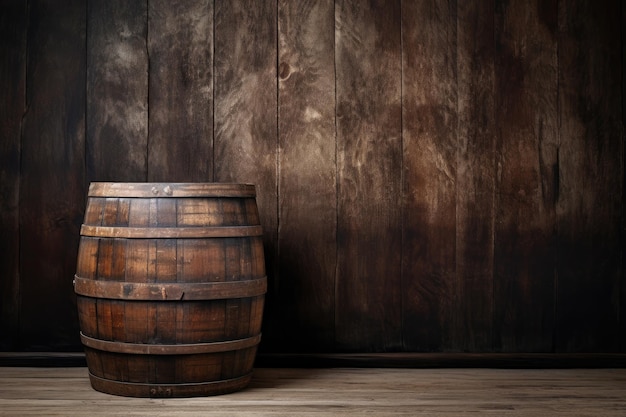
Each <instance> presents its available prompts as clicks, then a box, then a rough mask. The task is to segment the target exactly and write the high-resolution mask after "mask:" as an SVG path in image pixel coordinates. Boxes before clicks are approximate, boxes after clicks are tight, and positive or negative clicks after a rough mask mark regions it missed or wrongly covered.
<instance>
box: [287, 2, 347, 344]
mask: <svg viewBox="0 0 626 417" xmlns="http://www.w3.org/2000/svg"><path fill="white" fill-rule="evenodd" d="M278 12H279V13H278V30H279V53H280V56H279V64H278V71H279V72H278V77H279V78H278V80H279V89H278V100H279V102H278V112H279V118H278V121H279V126H278V128H279V130H278V139H279V147H280V150H281V152H280V159H279V164H280V171H279V189H278V196H279V201H278V204H279V212H278V216H279V218H280V234H279V237H278V239H279V241H278V244H279V247H278V250H279V256H280V262H279V270H278V275H277V279H278V280H277V281H276V282H275V288H277V296H278V297H280V298H279V300H280V301H279V303H280V304H279V308H278V312H279V313H280V314H279V316H277V318H278V319H279V320H281V323H280V325H281V326H284V328H289V329H290V331H289V332H285V333H283V334H282V335H281V336H280V342H279V343H280V344H285V345H291V346H292V347H293V349H297V350H305V351H306V350H308V351H310V350H318V349H321V350H332V349H333V348H334V341H335V330H334V322H335V268H336V264H337V261H336V257H337V232H336V230H337V204H336V200H337V197H336V195H337V191H336V189H337V186H336V180H337V179H336V171H335V164H336V160H335V71H334V58H335V56H334V43H335V32H334V27H335V6H334V2H333V1H328V0H327V1H320V2H293V1H289V0H287V1H281V2H279V11H278Z"/></svg>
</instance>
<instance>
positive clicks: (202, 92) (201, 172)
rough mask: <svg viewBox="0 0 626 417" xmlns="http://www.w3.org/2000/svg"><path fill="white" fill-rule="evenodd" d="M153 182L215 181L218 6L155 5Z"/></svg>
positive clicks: (163, 0)
mask: <svg viewBox="0 0 626 417" xmlns="http://www.w3.org/2000/svg"><path fill="white" fill-rule="evenodd" d="M148 13H149V20H148V51H149V57H150V85H149V89H150V94H149V110H150V111H149V125H148V126H149V132H150V138H149V145H148V146H149V147H148V181H178V182H190V181H211V180H212V178H213V2H212V1H209V0H203V1H194V2H188V1H171V0H157V1H150V2H149V11H148Z"/></svg>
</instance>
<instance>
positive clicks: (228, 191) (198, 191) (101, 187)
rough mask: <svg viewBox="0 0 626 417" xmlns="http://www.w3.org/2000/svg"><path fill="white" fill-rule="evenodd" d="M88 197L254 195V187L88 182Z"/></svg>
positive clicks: (221, 183)
mask: <svg viewBox="0 0 626 417" xmlns="http://www.w3.org/2000/svg"><path fill="white" fill-rule="evenodd" d="M88 195H89V196H90V197H144V198H145V197H150V198H155V197H255V196H256V187H255V185H254V184H249V183H230V182H228V183H227V182H99V181H94V182H91V183H90V184H89V193H88Z"/></svg>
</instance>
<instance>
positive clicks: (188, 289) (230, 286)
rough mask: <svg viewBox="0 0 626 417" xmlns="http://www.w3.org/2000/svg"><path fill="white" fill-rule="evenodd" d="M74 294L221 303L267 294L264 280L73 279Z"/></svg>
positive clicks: (126, 298) (263, 278) (112, 297)
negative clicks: (154, 280)
mask: <svg viewBox="0 0 626 417" xmlns="http://www.w3.org/2000/svg"><path fill="white" fill-rule="evenodd" d="M74 291H75V292H76V294H79V295H84V296H87V297H93V298H108V299H113V300H131V301H133V300H134V301H140V300H155V301H156V300H160V301H178V300H186V301H189V300H221V299H226V298H246V297H256V296H259V295H263V294H265V293H266V291H267V277H262V278H257V279H251V280H243V281H222V282H199V283H195V282H194V283H180V282H173V283H143V282H120V281H97V280H93V279H88V278H82V277H79V276H76V275H75V276H74Z"/></svg>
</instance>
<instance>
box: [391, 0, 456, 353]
mask: <svg viewBox="0 0 626 417" xmlns="http://www.w3.org/2000/svg"><path fill="white" fill-rule="evenodd" d="M456 27H457V20H456V4H454V3H444V2H439V3H438V4H437V5H435V7H433V4H431V3H430V2H403V4H402V28H403V33H402V48H403V60H402V64H403V67H402V96H403V98H402V103H403V114H402V128H403V130H402V142H403V172H402V176H403V177H402V178H403V195H404V206H403V215H402V232H403V240H402V242H403V243H402V295H403V303H402V304H403V341H404V346H403V347H404V349H406V350H409V351H439V350H441V349H450V348H453V347H454V346H451V345H450V339H451V335H450V334H448V333H449V331H450V330H451V324H452V322H451V321H452V319H453V317H452V315H451V313H452V311H453V309H454V305H453V302H454V298H453V291H454V289H455V286H456V273H457V268H456V246H455V245H456V193H457V188H456V182H457V179H456V153H457V140H458V139H457V129H458V126H457V125H458V122H457V79H456V73H457V62H456V55H457V52H456V50H457V48H456V37H457V36H456Z"/></svg>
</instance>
